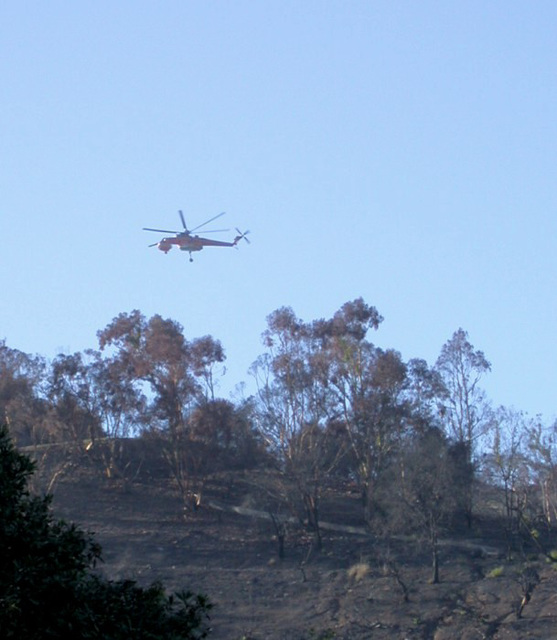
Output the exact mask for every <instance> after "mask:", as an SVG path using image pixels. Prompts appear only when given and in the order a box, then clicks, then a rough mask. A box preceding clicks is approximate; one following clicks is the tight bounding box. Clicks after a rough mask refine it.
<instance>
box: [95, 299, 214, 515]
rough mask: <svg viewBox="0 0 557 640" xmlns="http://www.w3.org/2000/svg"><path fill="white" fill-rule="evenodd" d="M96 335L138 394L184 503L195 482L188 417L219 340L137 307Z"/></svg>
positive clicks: (200, 398) (145, 421)
mask: <svg viewBox="0 0 557 640" xmlns="http://www.w3.org/2000/svg"><path fill="white" fill-rule="evenodd" d="M98 338H99V346H100V349H101V352H102V351H104V350H105V349H111V350H112V356H111V357H112V366H117V367H118V370H119V371H120V373H121V375H122V376H124V377H125V379H126V380H128V381H129V382H130V383H131V384H133V385H135V387H136V390H137V391H138V392H141V393H142V394H144V396H145V398H146V400H147V401H146V403H145V407H144V416H143V418H142V422H143V427H144V429H146V430H147V431H149V432H150V433H152V434H154V435H157V436H162V442H163V444H164V452H165V457H166V459H167V461H168V463H169V465H170V469H171V471H172V474H173V476H174V479H175V480H176V482H177V484H178V487H179V489H180V491H181V493H182V496H183V497H184V499H185V501H186V504H189V502H190V495H191V493H192V491H193V487H192V484H194V483H195V482H197V480H196V472H195V470H194V469H192V466H191V459H192V458H191V455H190V452H191V447H190V443H191V429H190V422H189V419H190V416H191V413H192V410H193V409H194V408H195V407H196V406H197V404H199V403H201V402H204V401H205V399H206V397H207V393H206V392H204V386H203V381H204V380H205V381H206V380H207V376H208V372H210V371H211V368H212V367H213V365H215V364H216V363H222V362H224V351H223V349H222V347H221V345H220V343H219V342H218V341H217V340H215V339H213V338H211V337H204V338H199V339H194V340H191V341H188V340H187V339H186V338H185V336H184V333H183V328H182V326H181V325H180V324H179V323H178V322H176V321H174V320H170V319H163V318H162V317H161V316H160V315H155V316H153V317H152V318H150V319H149V320H147V319H146V318H145V317H144V316H143V315H142V314H141V313H140V312H139V311H137V310H134V311H132V312H131V313H129V314H128V313H121V314H120V315H119V316H117V317H116V318H114V320H113V321H112V322H111V323H110V324H109V325H108V326H107V327H106V328H105V329H103V330H102V331H99V332H98Z"/></svg>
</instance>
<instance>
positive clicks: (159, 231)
mask: <svg viewBox="0 0 557 640" xmlns="http://www.w3.org/2000/svg"><path fill="white" fill-rule="evenodd" d="M143 231H156V232H157V233H183V231H170V230H169V229H151V228H149V227H143Z"/></svg>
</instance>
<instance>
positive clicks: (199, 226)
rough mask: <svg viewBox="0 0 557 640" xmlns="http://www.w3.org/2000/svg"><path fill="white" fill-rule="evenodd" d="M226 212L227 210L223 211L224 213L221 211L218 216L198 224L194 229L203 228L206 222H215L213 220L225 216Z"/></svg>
mask: <svg viewBox="0 0 557 640" xmlns="http://www.w3.org/2000/svg"><path fill="white" fill-rule="evenodd" d="M225 213H226V211H223V212H222V213H219V214H218V215H217V216H215V217H214V218H211V219H210V220H207V222H204V223H203V224H200V225H198V226H197V227H195V228H194V229H192V231H197V229H201V227H204V226H205V225H206V224H209V222H213V220H216V219H217V218H220V217H221V216H223V215H224V214H225Z"/></svg>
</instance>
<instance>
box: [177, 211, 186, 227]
mask: <svg viewBox="0 0 557 640" xmlns="http://www.w3.org/2000/svg"><path fill="white" fill-rule="evenodd" d="M178 213H179V214H180V218H181V220H182V224H183V225H184V229H185V230H186V231H187V230H188V227H187V226H186V221H185V219H184V214H183V213H182V210H181V209H180V211H178Z"/></svg>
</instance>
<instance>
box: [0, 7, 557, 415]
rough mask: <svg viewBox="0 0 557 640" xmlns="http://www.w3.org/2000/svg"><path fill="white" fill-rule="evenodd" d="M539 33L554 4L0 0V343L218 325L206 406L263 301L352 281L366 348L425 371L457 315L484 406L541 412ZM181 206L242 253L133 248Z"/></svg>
mask: <svg viewBox="0 0 557 640" xmlns="http://www.w3.org/2000/svg"><path fill="white" fill-rule="evenodd" d="M556 25H557V3H555V2H554V1H553V0H547V1H546V0H538V1H537V2H518V1H515V0H504V1H503V0H493V1H492V2H485V1H484V0H466V1H458V0H457V1H455V2H439V1H430V0H423V1H420V2H417V1H405V0H400V1H398V0H376V1H372V0H367V1H363V0H352V1H346V0H342V1H340V0H321V1H319V2H318V1H316V0H304V1H303V2H300V1H299V0H280V1H278V0H266V1H265V2H260V1H255V0H235V1H234V2H225V1H224V0H221V1H215V0H204V1H203V2H199V1H196V2H192V1H190V0H181V1H176V0H168V1H163V2H157V3H155V2H152V1H146V0H134V1H129V0H121V1H120V2H117V3H115V2H112V1H110V2H109V1H106V0H96V1H95V2H89V1H83V2H71V1H70V0H65V1H61V0H52V1H51V2H48V3H45V2H39V1H37V0H28V1H25V2H21V1H17V2H16V1H13V0H5V1H4V2H2V3H1V4H0V87H1V91H0V140H1V149H2V153H1V157H0V237H1V238H2V240H3V242H2V252H1V254H0V291H1V293H2V303H1V304H0V339H5V341H6V343H7V345H8V346H9V347H11V348H14V349H19V350H21V351H24V352H26V353H32V354H35V353H36V354H39V355H42V356H44V357H46V358H53V357H55V356H56V355H58V354H59V353H73V352H75V351H81V350H84V349H88V348H95V347H97V338H96V334H97V331H99V330H101V329H103V328H104V327H105V326H106V325H107V324H109V323H110V322H111V320H112V319H113V318H114V317H115V316H117V315H118V314H120V313H122V312H130V311H132V310H133V309H139V310H140V311H141V312H142V313H143V314H144V315H145V316H146V317H147V318H149V317H151V316H152V315H154V314H160V315H161V316H163V317H164V318H171V319H173V320H176V321H178V322H179V323H180V324H181V325H182V326H183V327H184V333H185V335H186V337H187V338H188V339H193V338H196V337H201V336H203V335H207V334H209V335H212V336H213V337H214V338H216V339H218V340H220V341H221V343H222V345H223V347H224V349H225V351H226V354H227V373H226V375H225V376H224V377H223V379H222V381H221V385H220V393H221V395H222V396H224V397H227V396H228V395H229V394H230V393H233V391H234V389H235V387H236V385H238V384H240V383H242V382H245V383H246V384H247V389H248V391H249V389H250V385H251V384H252V382H251V381H250V380H251V378H250V376H249V374H248V369H249V367H250V365H251V364H252V362H253V361H254V360H255V359H256V358H257V357H258V356H259V355H260V354H261V353H263V352H264V347H263V345H262V343H261V333H262V332H263V331H264V330H265V327H266V317H267V316H268V315H269V314H270V313H271V312H272V311H274V310H276V309H278V308H279V307H282V306H288V307H292V308H293V310H294V312H295V313H296V314H297V315H298V316H299V317H300V318H302V319H303V320H305V321H311V320H313V319H316V318H323V317H331V316H332V315H333V314H334V313H335V311H337V310H338V309H339V308H340V307H341V306H342V304H344V303H345V302H347V301H349V300H353V299H355V298H357V297H363V299H364V300H365V301H366V302H367V303H368V304H370V305H374V306H375V307H376V308H377V309H378V311H379V312H380V313H381V314H382V315H383V317H384V322H383V323H382V325H381V327H380V328H379V330H378V331H377V332H376V333H373V334H372V335H369V338H370V340H372V341H373V342H374V343H376V344H377V345H379V346H381V347H383V348H394V349H397V350H398V351H400V352H401V354H402V357H403V358H404V359H406V360H407V359H410V358H414V357H419V358H424V359H426V360H427V361H428V363H429V364H433V363H434V362H435V360H436V359H437V357H438V355H439V352H440V350H441V347H442V345H443V344H444V343H445V342H446V341H447V340H449V339H450V337H451V336H452V334H453V333H454V332H455V331H456V330H457V329H458V328H460V327H462V328H463V329H464V330H466V331H467V332H468V335H469V340H470V342H471V343H472V344H473V345H474V347H475V348H476V349H481V350H482V351H483V352H484V354H485V356H486V357H487V359H488V360H489V361H490V362H491V365H492V370H491V373H490V374H489V375H488V376H486V377H485V378H484V380H483V385H484V388H485V390H486V392H487V394H488V396H489V397H490V399H491V401H492V402H493V403H494V405H495V406H497V405H505V406H508V407H514V408H515V409H517V410H521V411H525V412H527V413H528V414H530V415H532V416H534V415H536V414H541V415H542V416H543V418H544V419H545V420H547V421H552V420H553V419H555V417H556V415H557V397H556V395H555V390H556V383H557V340H556V335H555V330H556V328H557V325H556V317H557V296H556V295H555V293H556V286H555V285H556V284H557V282H556V268H557V258H556V252H555V242H556V232H557V215H556V209H557V207H556V205H557V182H556V180H555V178H556V167H557V118H556V117H555V114H556V113H557V37H556V36H557V33H556ZM179 209H182V210H183V211H184V215H185V216H186V220H187V222H188V225H189V226H190V227H194V226H196V225H199V224H202V223H203V222H205V221H206V220H208V219H209V218H212V217H213V216H215V215H217V214H218V213H220V212H221V211H226V216H223V217H222V218H221V219H219V220H218V222H217V223H216V224H217V226H218V228H222V227H223V226H224V227H225V228H228V227H229V228H230V231H229V232H226V233H221V234H218V239H222V240H231V239H232V238H233V237H234V236H235V235H236V231H235V228H236V227H238V228H240V229H241V230H242V231H245V230H247V229H249V230H250V235H249V238H250V240H251V244H250V245H247V244H246V243H243V242H242V243H241V246H239V248H238V250H236V249H229V248H219V249H217V248H206V249H204V250H203V251H202V252H200V253H196V254H194V262H193V263H190V262H189V261H188V255H187V254H185V253H182V252H179V251H177V250H176V249H174V250H172V251H170V252H169V253H168V255H165V254H163V253H162V252H160V251H158V250H157V249H156V247H154V248H149V247H148V244H150V243H153V242H157V241H158V240H160V238H161V237H162V235H163V234H155V233H150V232H146V231H143V230H142V228H143V227H155V228H162V229H179V228H180V220H179V217H178V213H177V212H178V210H179ZM209 228H210V226H207V227H205V229H209ZM211 237H216V236H211Z"/></svg>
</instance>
